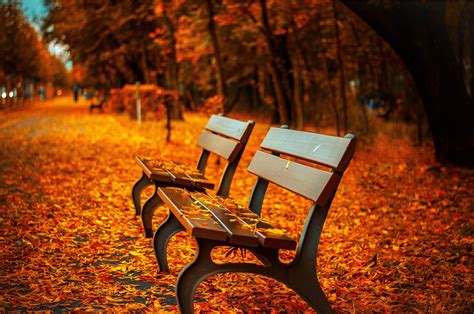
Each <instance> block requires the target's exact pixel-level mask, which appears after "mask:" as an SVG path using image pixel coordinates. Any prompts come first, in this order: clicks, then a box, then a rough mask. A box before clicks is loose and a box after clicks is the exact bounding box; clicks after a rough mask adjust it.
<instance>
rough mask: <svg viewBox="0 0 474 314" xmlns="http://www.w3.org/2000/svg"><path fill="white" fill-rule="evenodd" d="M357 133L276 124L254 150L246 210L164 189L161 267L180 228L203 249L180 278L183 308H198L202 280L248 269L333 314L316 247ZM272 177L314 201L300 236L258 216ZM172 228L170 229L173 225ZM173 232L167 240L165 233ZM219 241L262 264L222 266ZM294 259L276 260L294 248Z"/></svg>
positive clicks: (158, 246) (158, 250) (158, 241)
mask: <svg viewBox="0 0 474 314" xmlns="http://www.w3.org/2000/svg"><path fill="white" fill-rule="evenodd" d="M355 143H356V140H355V137H354V135H352V134H348V135H346V136H345V137H344V138H340V137H334V136H327V135H321V134H315V133H309V132H302V131H294V130H288V129H283V128H271V129H270V130H269V132H268V133H267V135H266V137H265V139H264V140H263V142H262V144H261V146H260V148H261V149H264V150H266V151H268V152H266V151H263V150H258V151H257V152H256V154H255V155H254V157H253V159H252V161H251V162H250V165H249V167H248V171H249V172H251V173H253V174H255V175H257V176H258V178H257V181H256V183H255V186H254V188H253V191H252V194H251V195H250V200H249V205H248V208H244V207H243V206H238V205H235V204H236V203H235V202H233V201H232V200H231V199H230V198H228V199H223V198H219V197H216V196H212V195H209V194H205V193H203V192H199V191H196V192H190V191H185V190H182V189H176V188H172V187H166V188H161V187H160V188H159V189H158V195H159V196H160V197H161V199H162V200H163V201H164V202H165V203H166V205H167V206H168V207H169V208H170V213H169V215H168V219H167V222H168V226H165V227H163V228H164V229H167V230H168V231H164V232H162V227H161V226H160V227H159V228H158V230H157V231H156V234H155V238H154V249H155V254H156V257H157V260H158V264H159V266H160V271H166V270H168V264H167V259H166V245H167V241H168V239H169V237H170V232H169V230H171V229H173V228H174V229H173V230H174V232H177V231H180V230H186V231H187V232H188V233H189V234H190V235H192V236H194V237H195V240H196V242H197V245H198V253H197V255H196V257H195V259H194V260H193V261H192V262H191V263H189V264H188V265H186V266H185V267H184V268H183V269H182V271H181V272H180V274H179V276H178V279H177V282H176V299H177V302H178V306H179V309H180V311H181V312H183V313H192V312H193V296H194V291H195V289H196V287H197V286H198V284H199V283H200V282H201V281H202V280H204V279H205V278H207V277H209V276H211V275H215V274H218V273H228V272H245V273H255V274H259V275H264V276H268V277H272V278H274V279H276V280H278V281H280V282H282V283H284V284H286V285H287V286H288V287H290V288H292V289H293V290H294V291H296V292H297V293H298V294H299V295H300V296H301V297H302V298H303V299H304V300H306V302H308V303H309V305H311V306H312V307H313V308H315V309H316V310H317V311H318V312H331V307H330V304H329V302H328V301H327V299H326V296H325V295H324V292H323V290H322V289H321V287H320V285H319V281H318V278H317V271H316V265H317V263H316V258H317V252H318V244H319V239H320V235H321V232H322V228H323V224H324V221H325V219H326V216H327V213H328V210H329V207H330V206H331V202H332V200H333V198H334V195H335V193H336V190H337V188H338V185H339V182H340V180H341V178H342V175H343V173H344V171H345V169H346V168H347V166H348V164H349V162H350V160H351V159H352V156H353V154H354V150H355ZM280 154H284V155H287V156H290V157H293V158H296V159H300V160H304V161H306V162H311V163H316V164H318V165H321V166H324V167H327V168H330V169H331V170H330V171H326V170H321V169H318V168H314V167H310V166H307V165H305V164H302V163H300V162H296V161H290V160H288V159H285V158H281V157H280V156H279V155H280ZM269 182H273V183H275V184H277V185H279V186H281V187H283V188H285V189H287V190H290V191H292V192H295V193H296V194H299V195H301V196H303V197H305V198H307V199H310V200H312V201H313V205H312V206H311V208H310V210H309V213H308V215H307V217H306V222H305V225H304V229H303V231H302V234H301V237H300V239H299V242H298V245H297V243H296V241H294V240H293V239H291V238H290V237H289V236H287V235H286V234H285V232H284V231H282V230H280V229H277V228H274V227H273V226H272V225H271V224H270V223H269V222H268V221H266V220H264V219H262V218H260V212H261V207H262V203H263V199H264V196H265V192H266V189H267V186H268V183H269ZM170 226H172V227H170ZM166 237H168V238H166ZM218 246H231V247H237V248H244V249H247V250H249V251H251V252H252V253H253V254H254V255H255V256H256V257H257V258H258V259H259V260H260V261H261V262H262V264H263V265H257V264H251V263H237V264H236V263H224V264H216V263H214V262H213V261H212V258H211V251H212V250H213V249H214V248H215V247H218ZM295 248H297V250H296V256H295V258H294V260H293V261H292V262H291V263H283V262H281V261H280V260H279V258H278V251H279V250H280V249H290V250H291V249H295Z"/></svg>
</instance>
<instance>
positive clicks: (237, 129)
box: [205, 115, 249, 142]
mask: <svg viewBox="0 0 474 314" xmlns="http://www.w3.org/2000/svg"><path fill="white" fill-rule="evenodd" d="M248 127H249V122H243V121H239V120H235V119H231V118H227V117H223V116H218V115H212V116H211V118H210V119H209V121H208V122H207V124H206V127H205V128H206V129H207V130H209V131H212V132H216V133H219V134H222V135H225V136H228V137H231V138H233V139H236V140H238V141H243V142H246V140H247V139H246V137H248V136H245V135H247V134H246V133H247V132H246V131H247V128H248Z"/></svg>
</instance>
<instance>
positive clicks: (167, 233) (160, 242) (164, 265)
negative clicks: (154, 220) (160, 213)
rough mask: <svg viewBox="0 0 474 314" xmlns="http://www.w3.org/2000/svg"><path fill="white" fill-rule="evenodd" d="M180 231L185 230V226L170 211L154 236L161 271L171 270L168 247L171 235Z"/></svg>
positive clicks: (154, 246)
mask: <svg viewBox="0 0 474 314" xmlns="http://www.w3.org/2000/svg"><path fill="white" fill-rule="evenodd" d="M180 231H184V227H183V226H182V225H181V223H180V222H179V221H178V219H176V217H175V216H174V215H173V213H171V212H169V213H168V218H166V220H165V221H164V222H163V223H162V224H161V225H160V226H159V227H158V229H156V232H155V235H154V236H153V248H154V249H155V256H156V261H157V262H158V267H159V270H158V271H159V272H169V267H168V258H167V255H166V248H167V246H168V241H169V240H170V239H171V237H172V236H173V235H174V234H176V233H178V232H180Z"/></svg>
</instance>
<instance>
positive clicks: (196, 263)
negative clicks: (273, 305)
mask: <svg viewBox="0 0 474 314" xmlns="http://www.w3.org/2000/svg"><path fill="white" fill-rule="evenodd" d="M195 239H196V242H197V244H198V252H197V254H196V257H195V258H194V260H193V261H192V262H191V263H189V264H188V265H186V266H185V267H184V268H183V269H182V270H181V272H180V273H179V276H178V279H177V280H176V301H177V303H178V308H179V311H180V312H181V313H184V314H188V313H193V299H194V292H195V290H196V288H197V286H198V285H199V283H200V282H201V281H203V280H204V279H206V278H207V277H209V276H212V275H215V274H219V273H229V272H241V273H254V274H260V275H265V276H272V273H271V272H269V271H268V269H267V268H266V267H262V266H260V265H257V264H249V263H240V264H234V263H225V264H215V263H214V262H213V261H212V257H211V252H212V249H213V248H214V247H216V246H218V245H223V244H222V242H216V241H213V240H206V239H201V238H195ZM224 245H225V244H224ZM270 259H271V256H270Z"/></svg>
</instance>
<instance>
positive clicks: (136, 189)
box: [132, 172, 153, 216]
mask: <svg viewBox="0 0 474 314" xmlns="http://www.w3.org/2000/svg"><path fill="white" fill-rule="evenodd" d="M152 184H153V181H152V180H150V179H149V178H148V177H147V175H146V174H145V173H144V172H143V173H142V177H141V178H140V179H139V180H138V181H137V182H136V183H135V185H134V186H133V188H132V200H133V205H134V206H135V215H137V216H138V215H140V213H141V209H142V207H141V204H140V196H141V194H142V192H143V190H144V189H145V188H146V187H147V186H150V185H152Z"/></svg>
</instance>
